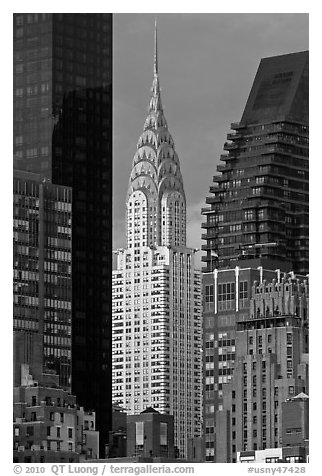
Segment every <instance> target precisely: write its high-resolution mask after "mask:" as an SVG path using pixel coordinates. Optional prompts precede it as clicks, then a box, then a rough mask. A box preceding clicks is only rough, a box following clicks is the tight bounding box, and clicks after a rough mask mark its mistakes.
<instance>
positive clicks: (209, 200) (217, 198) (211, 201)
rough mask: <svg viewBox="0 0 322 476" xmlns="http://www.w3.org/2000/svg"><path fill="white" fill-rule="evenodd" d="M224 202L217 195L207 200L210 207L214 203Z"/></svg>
mask: <svg viewBox="0 0 322 476" xmlns="http://www.w3.org/2000/svg"><path fill="white" fill-rule="evenodd" d="M222 201H223V198H222V197H218V196H216V195H214V196H212V197H207V198H206V203H208V204H209V205H210V204H212V203H221V202H222Z"/></svg>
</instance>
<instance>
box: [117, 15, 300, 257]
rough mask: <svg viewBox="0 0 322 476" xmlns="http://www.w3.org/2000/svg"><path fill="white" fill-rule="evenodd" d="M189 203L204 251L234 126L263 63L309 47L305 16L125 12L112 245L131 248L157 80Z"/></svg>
mask: <svg viewBox="0 0 322 476" xmlns="http://www.w3.org/2000/svg"><path fill="white" fill-rule="evenodd" d="M155 17H156V19H157V25H158V61H159V77H160V84H161V96H162V102H163V105H164V112H165V117H166V119H167V122H168V127H169V131H170V133H171V135H172V137H173V140H174V143H175V148H176V151H177V154H178V156H179V160H180V166H181V173H182V176H183V182H184V188H185V193H186V200H187V245H188V246H189V247H193V248H200V247H201V233H202V230H201V226H200V224H201V221H203V217H202V216H201V208H202V207H205V206H206V204H205V198H206V196H207V195H209V187H210V185H211V184H212V177H213V175H215V174H216V166H217V165H218V164H219V163H220V161H219V156H220V154H221V153H223V144H224V142H225V141H226V135H227V133H228V132H230V124H231V122H238V121H239V120H240V119H241V116H242V113H243V110H244V107H245V105H246V101H247V98H248V95H249V93H250V89H251V86H252V83H253V80H254V78H255V74H256V71H257V68H258V66H259V62H260V59H261V58H265V57H268V56H275V55H280V54H286V53H293V52H296V51H303V50H307V49H309V15H308V14H304V13H276V14H272V13H257V14H256V13H253V14H252V13H227V14H225V13H206V14H203V13H158V14H156V15H155V14H152V13H147V14H142V13H140V14H139V13H129V14H128V13H120V14H115V15H114V23H113V25H114V26H113V28H114V36H113V55H114V64H113V68H114V69H113V80H114V82H113V101H114V111H113V136H114V137H113V139H114V144H113V149H114V154H113V157H114V159H113V167H114V171H113V180H114V181H113V187H114V191H113V214H114V218H113V247H114V249H116V248H120V247H124V246H125V198H126V191H127V187H128V180H129V176H130V171H131V164H132V159H133V156H134V154H135V151H136V145H137V141H138V139H139V136H140V134H141V132H142V130H143V125H144V121H145V118H146V115H147V108H148V104H149V99H150V88H151V86H152V79H153V54H154V18H155Z"/></svg>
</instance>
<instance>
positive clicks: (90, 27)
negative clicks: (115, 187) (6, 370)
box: [13, 13, 112, 456]
mask: <svg viewBox="0 0 322 476" xmlns="http://www.w3.org/2000/svg"><path fill="white" fill-rule="evenodd" d="M13 31H14V98H13V99H14V100H13V104H14V125H13V131H14V132H13V141H14V143H13V148H14V167H15V168H16V169H20V170H24V171H29V172H32V173H37V174H40V175H41V176H42V177H44V178H46V179H48V180H50V181H51V182H52V183H53V184H56V185H61V186H65V187H71V189H72V225H71V226H72V249H71V258H72V278H71V279H72V311H71V312H72V346H71V347H72V357H71V358H72V379H71V388H72V392H73V393H74V394H75V395H76V396H77V399H78V401H79V403H80V404H81V405H83V406H84V407H85V408H89V409H95V411H96V412H97V429H98V430H99V431H100V444H101V446H100V454H101V456H104V445H105V444H106V442H107V440H108V430H109V429H110V427H111V408H112V405H111V268H112V266H111V259H112V258H111V256H112V253H111V249H112V233H111V217H112V15H111V14H76V13H71V14H59V13H53V14H52V13H50V14H48V13H38V14H37V13H23V14H15V15H14V29H13Z"/></svg>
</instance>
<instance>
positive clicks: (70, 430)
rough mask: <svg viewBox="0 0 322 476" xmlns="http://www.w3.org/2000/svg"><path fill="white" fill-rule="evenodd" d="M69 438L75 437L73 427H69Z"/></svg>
mask: <svg viewBox="0 0 322 476" xmlns="http://www.w3.org/2000/svg"><path fill="white" fill-rule="evenodd" d="M68 438H73V429H72V428H68Z"/></svg>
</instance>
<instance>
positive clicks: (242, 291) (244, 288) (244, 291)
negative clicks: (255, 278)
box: [239, 281, 248, 300]
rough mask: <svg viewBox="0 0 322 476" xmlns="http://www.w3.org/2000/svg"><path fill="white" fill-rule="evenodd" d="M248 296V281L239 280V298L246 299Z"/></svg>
mask: <svg viewBox="0 0 322 476" xmlns="http://www.w3.org/2000/svg"><path fill="white" fill-rule="evenodd" d="M247 298H248V282H247V281H240V283H239V299H241V300H243V299H247Z"/></svg>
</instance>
